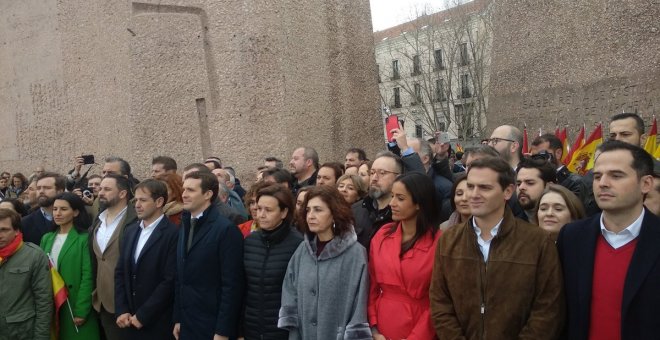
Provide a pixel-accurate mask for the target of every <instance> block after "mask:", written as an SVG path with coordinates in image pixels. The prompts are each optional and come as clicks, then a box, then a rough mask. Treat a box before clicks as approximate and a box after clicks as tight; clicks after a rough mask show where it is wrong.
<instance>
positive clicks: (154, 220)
mask: <svg viewBox="0 0 660 340" xmlns="http://www.w3.org/2000/svg"><path fill="white" fill-rule="evenodd" d="M165 202H167V186H166V185H165V184H164V183H163V182H160V181H157V180H154V179H147V180H145V181H143V182H141V183H140V184H138V185H137V186H136V187H135V211H136V213H137V217H138V218H139V219H140V221H139V222H136V223H133V224H131V225H130V226H128V227H126V231H125V232H124V239H123V242H122V243H121V254H120V256H119V261H118V262H117V268H116V270H115V315H116V316H117V326H119V327H120V328H125V329H126V334H125V336H126V338H127V339H135V340H138V339H139V340H150V339H153V340H161V339H171V338H172V327H173V326H174V323H173V322H172V307H173V304H174V276H175V274H176V241H177V238H178V230H177V228H176V226H175V225H174V224H173V223H172V222H170V221H169V219H168V218H166V217H164V215H163V211H162V209H163V206H164V205H165Z"/></svg>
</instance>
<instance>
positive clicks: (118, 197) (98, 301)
mask: <svg viewBox="0 0 660 340" xmlns="http://www.w3.org/2000/svg"><path fill="white" fill-rule="evenodd" d="M130 199H131V190H130V182H129V179H128V178H126V177H124V176H122V175H118V174H114V173H108V174H107V175H105V176H104V177H103V180H102V181H101V189H100V191H99V203H100V204H101V210H102V212H101V213H100V214H99V216H98V218H97V219H96V221H95V222H94V225H93V226H92V228H91V232H90V233H89V237H90V238H91V239H90V241H89V244H90V247H91V248H92V249H91V252H92V268H93V270H94V272H95V277H96V290H94V292H92V304H93V305H94V309H95V310H96V311H97V312H99V315H100V317H101V325H102V326H103V331H104V333H105V336H106V338H107V339H108V340H120V339H122V337H123V336H124V335H125V334H123V332H122V329H121V328H119V327H118V326H117V323H116V318H115V267H116V266H117V261H118V259H119V255H120V240H121V239H122V235H123V233H124V229H126V226H127V225H130V224H131V223H134V222H136V221H137V215H136V213H135V208H134V207H133V205H132V204H129V201H130Z"/></svg>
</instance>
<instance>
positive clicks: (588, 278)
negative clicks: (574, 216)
mask: <svg viewBox="0 0 660 340" xmlns="http://www.w3.org/2000/svg"><path fill="white" fill-rule="evenodd" d="M598 150H599V151H600V155H599V156H598V157H597V158H596V161H595V164H594V169H593V170H594V171H593V173H594V180H593V191H594V197H595V198H596V202H597V203H598V206H599V207H600V208H601V209H602V210H603V211H602V213H600V214H596V215H594V216H592V217H591V218H589V219H585V220H581V221H577V222H574V223H571V224H568V225H567V226H565V227H564V228H562V230H561V232H560V233H559V237H558V240H557V246H558V248H559V254H560V258H561V261H562V264H563V266H562V267H563V272H564V284H565V288H566V302H567V307H568V310H567V311H568V313H567V315H568V320H567V328H566V333H567V334H566V335H567V336H566V338H567V339H575V340H577V339H580V340H581V339H624V340H632V339H635V340H640V339H657V338H658V334H660V322H658V314H657V308H658V306H659V305H660V294H658V287H660V265H658V263H660V246H658V245H660V219H659V218H658V216H656V215H654V214H653V213H651V212H650V211H649V210H647V209H645V208H644V205H643V200H644V196H645V195H646V194H647V193H648V192H649V191H651V190H653V176H652V175H653V159H652V158H651V156H650V155H649V154H648V153H647V152H646V151H644V149H642V148H640V147H638V146H634V145H632V144H627V143H624V142H620V141H609V142H606V143H604V144H602V145H601V146H600V147H599V148H598Z"/></svg>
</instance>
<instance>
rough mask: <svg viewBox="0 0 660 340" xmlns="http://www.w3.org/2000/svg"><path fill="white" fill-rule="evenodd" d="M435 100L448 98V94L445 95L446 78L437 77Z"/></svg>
mask: <svg viewBox="0 0 660 340" xmlns="http://www.w3.org/2000/svg"><path fill="white" fill-rule="evenodd" d="M435 100H436V101H439V102H443V101H445V100H447V96H446V95H445V80H444V79H436V81H435Z"/></svg>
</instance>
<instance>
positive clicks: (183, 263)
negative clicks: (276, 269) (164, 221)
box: [174, 204, 245, 340]
mask: <svg viewBox="0 0 660 340" xmlns="http://www.w3.org/2000/svg"><path fill="white" fill-rule="evenodd" d="M189 234H190V213H189V212H187V211H184V212H183V214H182V215H181V228H179V241H178V243H177V251H176V259H177V274H176V285H175V305H174V322H180V323H181V334H180V339H184V340H197V339H199V340H208V339H213V335H214V334H219V335H224V336H228V337H229V338H230V339H234V338H236V335H237V328H238V319H239V316H240V314H241V311H242V300H243V299H242V298H243V290H244V289H245V283H244V282H245V278H244V275H243V235H242V234H241V232H240V231H239V229H238V227H237V226H236V225H234V224H232V222H230V221H229V220H228V219H227V218H225V217H223V216H221V215H220V213H219V212H218V208H217V206H216V205H215V204H211V205H210V206H209V207H208V209H206V211H204V214H203V216H202V217H201V218H200V219H199V221H198V222H197V226H196V228H195V233H194V235H193V241H192V247H191V248H190V251H187V247H186V244H187V241H188V235H189Z"/></svg>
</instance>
